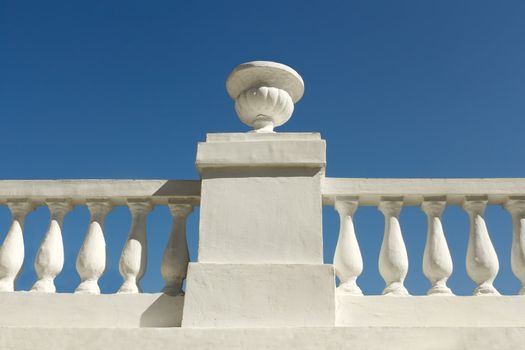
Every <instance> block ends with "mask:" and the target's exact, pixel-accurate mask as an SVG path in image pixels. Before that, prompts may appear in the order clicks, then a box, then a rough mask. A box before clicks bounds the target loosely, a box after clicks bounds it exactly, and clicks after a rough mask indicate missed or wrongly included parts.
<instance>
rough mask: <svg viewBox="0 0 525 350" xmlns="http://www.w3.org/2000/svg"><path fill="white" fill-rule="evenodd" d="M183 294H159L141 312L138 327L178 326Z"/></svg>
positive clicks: (180, 317)
mask: <svg viewBox="0 0 525 350" xmlns="http://www.w3.org/2000/svg"><path fill="white" fill-rule="evenodd" d="M183 306H184V296H182V295H177V296H171V295H167V294H160V296H159V297H158V298H157V299H156V300H155V301H154V302H153V303H152V304H151V305H150V306H149V307H148V308H147V309H146V310H145V311H144V312H143V313H142V315H141V317H140V327H142V328H144V327H180V325H181V323H182V308H183Z"/></svg>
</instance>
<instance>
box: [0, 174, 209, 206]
mask: <svg viewBox="0 0 525 350" xmlns="http://www.w3.org/2000/svg"><path fill="white" fill-rule="evenodd" d="M200 192H201V182H200V180H127V179H123V180H115V179H107V180H106V179H105V180H0V203H5V202H6V201H7V200H14V199H22V198H28V199H31V201H32V202H34V203H36V204H38V203H40V202H41V203H43V202H44V201H45V200H53V199H69V200H71V202H72V204H83V203H85V201H86V199H99V198H107V199H108V200H109V201H110V202H111V203H112V204H113V205H122V204H125V203H126V200H127V199H133V198H148V199H150V200H151V202H152V204H167V203H168V201H171V200H180V201H184V202H188V203H191V204H194V205H198V204H199V201H200Z"/></svg>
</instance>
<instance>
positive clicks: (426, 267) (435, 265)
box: [421, 198, 452, 295]
mask: <svg viewBox="0 0 525 350" xmlns="http://www.w3.org/2000/svg"><path fill="white" fill-rule="evenodd" d="M445 205H446V202H445V201H444V198H443V199H442V200H431V199H430V200H425V201H424V202H423V203H422V204H421V209H422V210H423V211H424V212H425V214H426V215H427V222H428V224H427V227H428V228H427V241H426V244H425V252H424V254H423V273H424V274H425V276H426V277H427V278H428V280H429V281H430V283H431V284H432V287H431V288H430V289H429V290H428V292H427V294H428V295H452V291H451V290H450V288H448V287H447V280H448V278H449V277H450V275H451V274H452V257H451V256H450V251H449V249H448V245H447V240H446V238H445V233H444V232H443V226H442V224H441V215H442V214H443V210H444V209H445Z"/></svg>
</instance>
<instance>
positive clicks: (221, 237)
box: [199, 172, 323, 264]
mask: <svg viewBox="0 0 525 350" xmlns="http://www.w3.org/2000/svg"><path fill="white" fill-rule="evenodd" d="M262 175H263V174H261V176H257V174H255V175H254V176H246V177H243V176H242V174H241V173H238V172H237V173H236V174H232V175H231V176H228V175H226V176H224V177H216V178H211V179H204V180H202V200H201V209H200V229H199V261H200V262H205V263H215V262H221V263H226V262H228V263H305V264H312V263H318V264H322V263H323V250H322V211H321V197H320V177H321V175H320V174H319V173H317V174H312V176H307V174H305V175H303V176H300V175H299V176H287V174H283V176H273V177H272V176H262Z"/></svg>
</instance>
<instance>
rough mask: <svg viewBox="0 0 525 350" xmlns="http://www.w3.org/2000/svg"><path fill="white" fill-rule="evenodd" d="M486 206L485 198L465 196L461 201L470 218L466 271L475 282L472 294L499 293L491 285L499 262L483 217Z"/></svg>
mask: <svg viewBox="0 0 525 350" xmlns="http://www.w3.org/2000/svg"><path fill="white" fill-rule="evenodd" d="M486 206H487V200H486V199H468V198H467V199H466V200H465V202H464V203H463V208H464V209H465V211H466V212H467V213H468V215H469V220H470V232H469V241H468V248H467V264H466V265H467V273H468V275H469V277H470V278H471V279H472V280H473V281H474V282H475V283H476V284H477V287H476V289H475V290H474V293H473V295H499V292H498V291H497V290H496V288H494V286H493V285H492V283H493V282H494V279H495V278H496V275H497V274H498V270H499V262H498V256H497V255H496V251H495V250H494V246H493V245H492V242H491V240H490V236H489V232H488V230H487V225H486V224H485V219H484V218H483V215H484V212H485V207H486Z"/></svg>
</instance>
